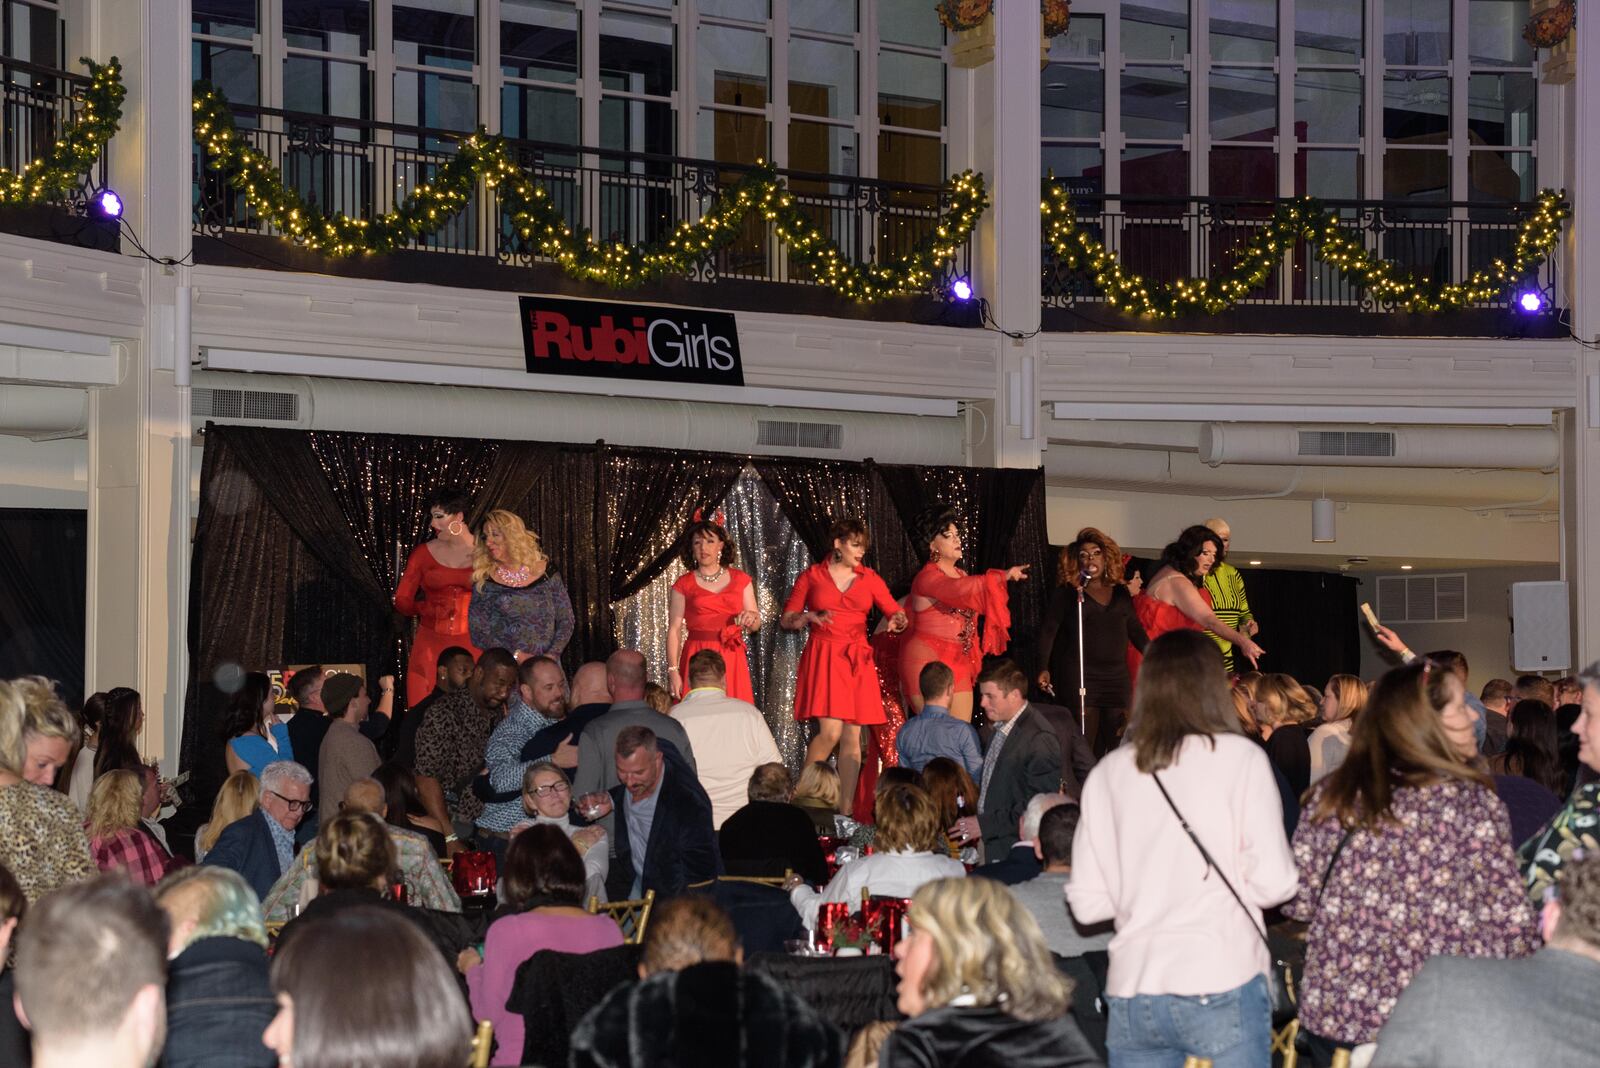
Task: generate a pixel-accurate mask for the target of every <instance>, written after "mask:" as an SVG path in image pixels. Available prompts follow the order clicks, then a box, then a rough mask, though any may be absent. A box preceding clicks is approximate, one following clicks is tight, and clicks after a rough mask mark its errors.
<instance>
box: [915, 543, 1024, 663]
mask: <svg viewBox="0 0 1600 1068" xmlns="http://www.w3.org/2000/svg"><path fill="white" fill-rule="evenodd" d="M919 597H920V598H926V599H928V600H930V601H932V602H933V604H931V605H929V606H928V607H927V608H924V609H922V610H921V611H915V610H912V611H908V613H907V614H908V615H909V616H910V617H911V625H910V626H909V627H907V628H906V641H905V643H904V645H903V646H902V647H901V650H900V688H901V689H902V690H904V691H905V692H906V693H908V694H914V693H917V692H918V686H919V682H918V679H919V676H921V674H922V669H923V668H924V667H926V666H927V665H928V664H930V663H931V662H933V661H935V660H938V661H940V662H941V663H943V664H945V665H947V666H948V667H949V668H950V670H951V671H954V672H955V674H956V682H955V692H956V693H969V692H971V690H972V685H973V681H974V680H975V679H976V678H977V677H978V672H979V671H980V670H981V669H982V667H983V658H984V655H985V654H990V655H995V656H998V655H999V654H1000V653H1003V652H1005V651H1006V646H1008V645H1009V644H1011V599H1010V595H1009V594H1008V593H1007V592H1006V573H1005V572H1004V571H999V570H990V571H986V572H984V573H983V574H981V575H969V574H967V573H966V572H965V571H960V572H959V573H958V574H957V576H956V577H954V578H952V577H950V576H949V575H946V574H945V573H944V572H943V571H940V570H939V565H937V564H925V565H923V568H922V570H921V571H919V572H917V577H916V578H915V579H913V580H912V583H911V596H910V597H908V598H907V599H906V603H907V605H915V604H916V602H917V599H918V598H919ZM979 616H982V617H983V636H982V640H981V641H980V640H979V636H978V617H979Z"/></svg>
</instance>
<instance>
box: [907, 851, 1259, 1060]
mask: <svg viewBox="0 0 1600 1068" xmlns="http://www.w3.org/2000/svg"><path fill="white" fill-rule="evenodd" d="M906 927H907V931H908V934H907V936H906V937H905V938H903V939H902V940H901V941H900V942H899V944H897V945H896V946H895V950H894V956H895V961H896V964H895V973H896V974H897V975H898V976H899V977H900V998H899V1005H900V1011H901V1012H903V1013H905V1014H906V1015H907V1016H908V1017H910V1019H908V1020H907V1021H906V1022H905V1023H903V1024H901V1025H900V1026H899V1027H897V1028H895V1029H894V1031H893V1032H891V1033H890V1035H889V1036H888V1038H886V1039H885V1040H884V1044H883V1049H882V1050H881V1051H880V1053H879V1057H878V1063H879V1064H880V1065H882V1066H883V1068H924V1066H930V1065H956V1064H967V1063H973V1061H972V1055H971V1051H973V1050H975V1049H979V1048H981V1049H982V1050H983V1054H982V1061H983V1063H985V1064H991V1065H1005V1066H1007V1068H1072V1066H1076V1065H1099V1064H1100V1063H1101V1062H1100V1058H1099V1057H1097V1056H1096V1055H1095V1052H1094V1049H1093V1047H1091V1046H1090V1045H1089V1042H1088V1040H1087V1039H1085V1038H1084V1037H1083V1033H1082V1032H1081V1031H1079V1030H1078V1025H1077V1024H1075V1023H1074V1022H1073V1020H1072V1017H1071V1015H1070V1014H1069V1010H1070V1008H1071V1004H1072V984H1071V983H1069V982H1068V981H1067V979H1066V978H1065V977H1064V976H1062V975H1061V974H1060V973H1059V972H1058V971H1057V970H1056V968H1055V965H1054V963H1053V962H1052V961H1051V959H1050V950H1049V948H1048V947H1047V946H1046V945H1045V941H1044V936H1043V935H1042V934H1041V933H1040V932H1039V924H1038V923H1037V922H1036V921H1035V920H1034V918H1033V916H1032V915H1031V914H1030V913H1029V912H1028V910H1027V909H1025V908H1023V907H1022V906H1021V905H1020V904H1019V903H1018V902H1017V899H1016V898H1015V897H1013V896H1012V895H1011V893H1010V891H1008V890H1007V889H1006V888H1005V887H1004V886H1001V885H1000V884H999V883H997V882H994V881H993V880H991V879H938V880H935V881H933V882H930V883H928V884H927V885H925V886H923V887H922V888H921V889H919V890H918V891H917V892H916V894H915V895H913V896H912V898H911V908H910V909H909V910H908V911H907V914H906ZM1263 1055H1264V1054H1263ZM1151 1063H1155V1062H1151Z"/></svg>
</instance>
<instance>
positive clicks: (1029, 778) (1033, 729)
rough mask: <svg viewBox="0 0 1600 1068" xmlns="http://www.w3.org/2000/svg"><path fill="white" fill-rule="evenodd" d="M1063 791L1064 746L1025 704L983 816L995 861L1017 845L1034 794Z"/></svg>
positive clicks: (992, 781) (1002, 753) (988, 851)
mask: <svg viewBox="0 0 1600 1068" xmlns="http://www.w3.org/2000/svg"><path fill="white" fill-rule="evenodd" d="M996 738H998V735H995V736H994V737H991V738H990V740H989V744H990V745H991V746H992V745H994V743H995V739H996ZM985 756H986V757H987V754H985ZM981 785H982V784H980V786H981ZM1060 789H1061V742H1060V740H1059V739H1058V738H1057V737H1056V732H1055V731H1054V730H1053V729H1052V728H1051V725H1050V721H1049V720H1047V719H1046V718H1045V716H1044V715H1043V714H1042V713H1041V712H1039V711H1038V710H1037V709H1036V708H1034V707H1032V706H1031V705H1023V706H1022V711H1020V712H1018V713H1017V719H1016V720H1015V722H1014V724H1013V726H1012V728H1011V733H1010V735H1009V736H1008V737H1007V738H1006V741H1005V745H1004V747H1003V748H1002V749H1001V750H1000V757H999V762H998V763H997V764H995V768H994V771H993V773H992V774H991V775H990V777H989V792H988V793H987V794H986V795H985V796H984V798H983V810H982V811H981V812H980V813H978V824H979V826H980V827H982V828H983V847H984V852H985V853H986V854H987V855H988V856H991V857H1001V856H1004V855H1005V853H1006V850H1008V849H1010V848H1011V847H1012V846H1013V845H1016V843H1017V822H1018V821H1019V820H1020V819H1021V818H1022V810H1023V809H1025V808H1027V807H1028V802H1029V801H1030V800H1032V798H1033V795H1034V794H1053V793H1056V792H1058V791H1059V790H1060Z"/></svg>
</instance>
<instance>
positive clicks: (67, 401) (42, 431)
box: [0, 385, 89, 441]
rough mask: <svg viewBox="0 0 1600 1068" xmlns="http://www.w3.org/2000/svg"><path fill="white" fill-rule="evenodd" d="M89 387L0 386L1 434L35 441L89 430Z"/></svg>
mask: <svg viewBox="0 0 1600 1068" xmlns="http://www.w3.org/2000/svg"><path fill="white" fill-rule="evenodd" d="M88 427H89V391H88V390H86V389H80V388H77V387H74V386H31V385H30V386H21V385H3V386H0V434H14V435H16V436H17V437H22V438H31V439H32V440H34V441H51V440H53V439H55V438H78V437H83V435H84V434H85V433H87V432H88Z"/></svg>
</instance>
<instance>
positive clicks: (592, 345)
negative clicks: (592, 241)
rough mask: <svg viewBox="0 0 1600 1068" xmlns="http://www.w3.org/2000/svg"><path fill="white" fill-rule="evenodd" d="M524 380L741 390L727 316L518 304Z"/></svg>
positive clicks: (567, 303)
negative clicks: (604, 381) (670, 384)
mask: <svg viewBox="0 0 1600 1068" xmlns="http://www.w3.org/2000/svg"><path fill="white" fill-rule="evenodd" d="M518 304H519V307H520V311H521V317H522V347H523V353H524V355H525V356H526V358H527V365H528V373H529V374H534V375H539V374H545V375H578V376H583V377H589V378H624V379H632V380H635V381H645V382H681V383H685V384H693V385H709V386H742V385H744V365H743V363H742V362H741V360H740V357H739V330H738V327H737V325H736V324H735V322H734V318H733V315H732V314H731V313H729V312H720V311H705V310H703V309H700V308H663V307H657V306H654V305H649V304H618V303H614V302H612V301H601V300H567V299H564V298H560V297H519V298H518Z"/></svg>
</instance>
